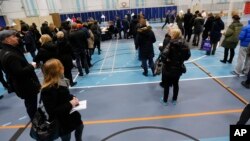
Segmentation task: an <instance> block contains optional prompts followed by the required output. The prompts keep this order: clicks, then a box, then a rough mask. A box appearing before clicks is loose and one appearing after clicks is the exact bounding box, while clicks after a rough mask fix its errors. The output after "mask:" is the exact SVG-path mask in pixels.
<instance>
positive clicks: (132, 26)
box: [129, 15, 139, 49]
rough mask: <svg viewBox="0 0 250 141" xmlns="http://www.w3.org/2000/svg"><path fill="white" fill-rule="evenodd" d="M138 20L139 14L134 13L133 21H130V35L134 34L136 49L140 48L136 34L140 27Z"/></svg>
mask: <svg viewBox="0 0 250 141" xmlns="http://www.w3.org/2000/svg"><path fill="white" fill-rule="evenodd" d="M138 22H139V21H138V19H137V15H134V16H133V19H132V21H131V23H130V30H129V32H130V35H133V38H134V44H135V49H138V45H137V43H136V35H137V28H138V26H137V24H138Z"/></svg>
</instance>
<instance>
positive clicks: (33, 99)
mask: <svg viewBox="0 0 250 141" xmlns="http://www.w3.org/2000/svg"><path fill="white" fill-rule="evenodd" d="M24 105H25V107H26V111H27V113H28V115H29V117H30V119H31V120H32V119H33V117H34V115H35V113H36V110H37V94H33V95H32V96H30V97H28V98H25V99H24Z"/></svg>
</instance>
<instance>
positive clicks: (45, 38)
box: [33, 34, 57, 64]
mask: <svg viewBox="0 0 250 141" xmlns="http://www.w3.org/2000/svg"><path fill="white" fill-rule="evenodd" d="M40 42H41V47H40V49H39V50H38V53H37V55H36V57H35V58H34V60H33V61H34V62H36V63H37V64H40V62H42V64H44V63H45V62H46V61H47V60H49V59H51V58H56V57H57V54H56V51H57V46H56V44H54V43H53V42H52V38H51V37H50V36H49V35H48V34H43V35H42V36H41V38H40Z"/></svg>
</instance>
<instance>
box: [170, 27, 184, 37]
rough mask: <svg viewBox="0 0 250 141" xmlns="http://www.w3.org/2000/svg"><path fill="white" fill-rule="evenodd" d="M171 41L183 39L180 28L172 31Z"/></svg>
mask: <svg viewBox="0 0 250 141" xmlns="http://www.w3.org/2000/svg"><path fill="white" fill-rule="evenodd" d="M170 36H171V39H178V38H181V36H182V35H181V30H180V29H179V28H173V29H171V30H170Z"/></svg>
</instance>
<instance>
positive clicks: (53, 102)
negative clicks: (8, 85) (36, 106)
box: [41, 59, 84, 141]
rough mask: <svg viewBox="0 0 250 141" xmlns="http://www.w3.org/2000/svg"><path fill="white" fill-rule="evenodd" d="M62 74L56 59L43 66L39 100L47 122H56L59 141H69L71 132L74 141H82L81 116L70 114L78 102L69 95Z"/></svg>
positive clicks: (62, 69)
mask: <svg viewBox="0 0 250 141" xmlns="http://www.w3.org/2000/svg"><path fill="white" fill-rule="evenodd" d="M63 73H64V67H63V65H62V63H61V62H60V61H59V60H58V59H51V60H48V61H47V62H46V63H45V64H44V66H43V74H44V81H43V84H42V89H41V99H42V102H43V105H44V107H45V110H46V112H47V113H48V116H49V119H48V121H49V122H53V121H55V120H56V121H58V125H59V127H60V128H59V129H58V130H59V136H60V137H61V139H62V140H63V141H70V138H71V132H72V131H75V140H76V141H82V132H83V127H84V126H83V123H82V120H81V115H80V113H79V112H78V111H73V112H72V108H74V107H76V106H77V105H79V100H78V99H77V98H76V97H74V96H73V95H71V94H70V92H69V89H68V87H69V85H68V80H67V79H65V78H64V77H63Z"/></svg>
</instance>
